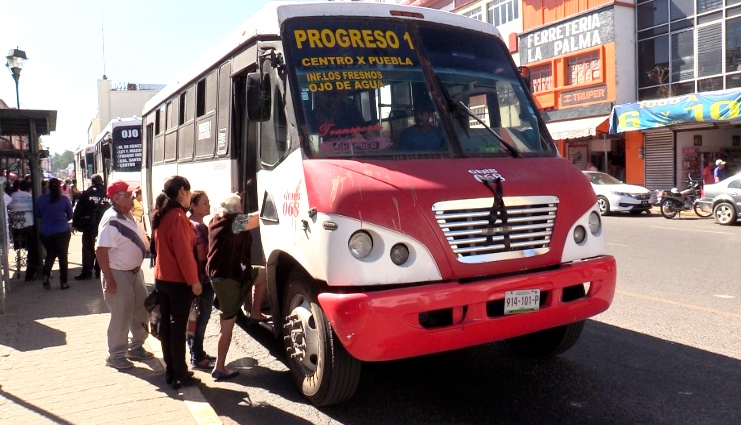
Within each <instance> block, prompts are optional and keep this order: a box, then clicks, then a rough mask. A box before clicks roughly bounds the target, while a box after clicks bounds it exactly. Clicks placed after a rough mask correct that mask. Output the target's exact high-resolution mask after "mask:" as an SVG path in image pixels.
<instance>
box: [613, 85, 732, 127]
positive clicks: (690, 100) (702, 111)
mask: <svg viewBox="0 0 741 425" xmlns="http://www.w3.org/2000/svg"><path fill="white" fill-rule="evenodd" d="M693 122H709V123H714V122H741V89H732V90H722V91H714V92H705V93H693V94H688V95H684V96H675V97H667V98H664V99H652V100H644V101H642V102H636V103H626V104H624V105H617V106H615V107H613V108H612V114H611V115H610V133H611V134H615V133H622V132H626V131H635V130H647V129H651V128H658V127H666V126H669V125H676V124H685V123H693Z"/></svg>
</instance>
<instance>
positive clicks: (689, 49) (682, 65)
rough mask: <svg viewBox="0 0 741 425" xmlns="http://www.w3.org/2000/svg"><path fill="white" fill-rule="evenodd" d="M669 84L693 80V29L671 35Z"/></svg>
mask: <svg viewBox="0 0 741 425" xmlns="http://www.w3.org/2000/svg"><path fill="white" fill-rule="evenodd" d="M671 50H672V65H671V67H672V68H671V69H672V76H671V82H676V81H686V80H692V79H694V78H695V31H694V30H693V29H691V30H687V31H682V32H677V33H672V35H671Z"/></svg>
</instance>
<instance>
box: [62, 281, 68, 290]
mask: <svg viewBox="0 0 741 425" xmlns="http://www.w3.org/2000/svg"><path fill="white" fill-rule="evenodd" d="M61 287H62V291H64V290H65V289H69V285H67V282H62V284H61Z"/></svg>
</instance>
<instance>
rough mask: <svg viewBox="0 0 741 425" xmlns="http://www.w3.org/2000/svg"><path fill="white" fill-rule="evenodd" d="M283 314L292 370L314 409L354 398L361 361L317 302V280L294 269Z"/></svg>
mask: <svg viewBox="0 0 741 425" xmlns="http://www.w3.org/2000/svg"><path fill="white" fill-rule="evenodd" d="M282 311H283V317H284V326H283V346H284V348H285V350H286V356H287V360H288V367H289V369H290V370H291V376H292V377H293V380H294V382H295V384H296V386H297V387H298V388H299V390H300V391H301V393H302V394H303V395H304V397H306V398H307V399H308V400H309V401H310V402H311V404H313V405H314V406H328V405H331V404H336V403H340V402H342V401H345V400H347V399H349V398H350V397H352V396H353V394H355V390H356V389H357V387H358V382H359V381H360V366H361V362H360V361H359V360H357V359H356V358H354V357H352V356H351V355H350V353H348V352H347V350H346V349H345V347H343V346H342V343H340V341H339V340H338V338H337V335H336V334H335V333H334V330H333V329H332V326H331V325H330V323H329V320H327V317H326V316H325V315H324V311H323V310H322V308H321V306H320V305H319V303H318V301H317V296H316V289H315V286H314V284H313V279H312V278H311V277H310V276H308V275H307V274H306V273H305V272H303V271H301V270H294V271H292V272H291V274H290V275H289V277H288V286H287V290H286V293H285V298H284V302H283V307H282Z"/></svg>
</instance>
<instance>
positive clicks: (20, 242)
mask: <svg viewBox="0 0 741 425" xmlns="http://www.w3.org/2000/svg"><path fill="white" fill-rule="evenodd" d="M16 181H17V180H16ZM10 198H11V201H10V203H9V204H8V209H10V210H11V211H12V214H11V218H10V228H11V231H12V234H13V247H14V249H16V250H18V249H25V250H26V251H27V252H28V257H27V258H26V279H25V281H26V282H31V281H32V280H34V279H35V278H36V277H37V275H36V273H37V272H38V270H37V269H36V268H37V267H38V266H37V264H38V262H39V255H40V254H39V250H38V243H37V240H36V226H35V224H34V220H33V216H34V213H33V195H32V194H31V185H30V184H28V183H26V182H25V181H22V182H20V186H19V190H17V191H15V192H13V193H11V194H10Z"/></svg>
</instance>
